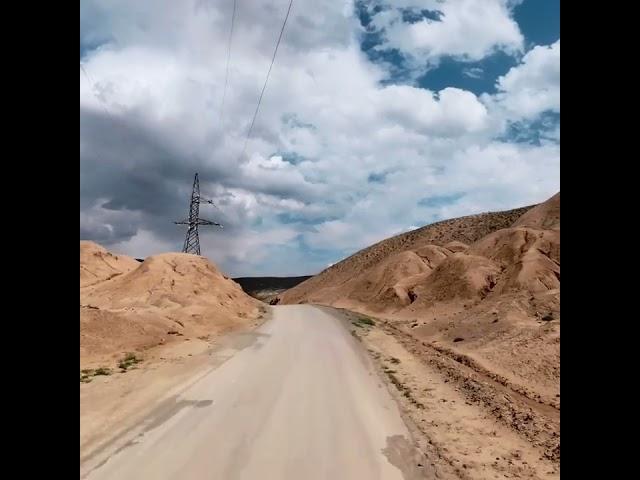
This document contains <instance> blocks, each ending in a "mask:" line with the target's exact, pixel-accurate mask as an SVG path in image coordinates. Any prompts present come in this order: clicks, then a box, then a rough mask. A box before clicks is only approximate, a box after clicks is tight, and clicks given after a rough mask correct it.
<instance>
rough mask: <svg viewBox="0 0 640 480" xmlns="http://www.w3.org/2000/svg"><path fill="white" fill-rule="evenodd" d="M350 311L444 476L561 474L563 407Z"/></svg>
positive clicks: (476, 479) (355, 331) (555, 476)
mask: <svg viewBox="0 0 640 480" xmlns="http://www.w3.org/2000/svg"><path fill="white" fill-rule="evenodd" d="M342 314H343V315H344V316H345V317H346V318H347V319H349V320H350V322H351V328H352V330H353V334H354V336H356V337H357V338H358V339H360V341H361V342H362V343H363V345H364V346H365V347H366V348H367V350H368V351H369V353H370V354H371V355H372V357H373V358H375V359H376V363H377V366H378V368H379V370H380V372H381V374H382V375H386V376H387V378H388V380H389V383H390V384H391V391H392V393H393V394H394V397H395V398H396V400H397V401H398V402H399V404H400V406H401V410H402V412H403V414H404V416H405V419H406V421H407V424H408V425H410V426H411V431H412V434H413V437H414V439H415V440H416V441H417V445H418V447H419V449H420V450H421V452H422V453H423V454H424V455H425V457H427V458H429V461H430V463H431V465H432V466H433V467H434V468H435V469H436V471H437V472H438V475H439V477H440V478H459V479H464V480H467V479H468V480H472V479H473V480H479V479H487V480H488V479H506V478H523V479H524V478H526V479H558V478H559V477H560V472H559V431H560V425H559V421H560V412H559V409H557V408H555V407H553V406H551V405H547V404H545V403H543V402H541V401H539V400H536V399H534V398H531V397H529V396H528V395H527V392H526V391H524V392H523V391H521V390H520V389H519V388H515V387H514V385H512V384H510V383H509V382H508V381H505V380H504V379H503V378H500V377H497V376H495V375H494V374H493V373H492V372H488V371H486V370H484V369H482V368H481V367H480V366H479V365H478V364H476V363H475V362H473V361H469V359H468V358H466V357H464V356H459V355H458V354H456V353H455V352H452V351H449V350H447V349H443V348H441V347H439V346H437V345H432V344H429V343H424V342H421V341H419V340H417V339H416V338H415V337H413V336H412V335H409V334H406V333H404V332H401V331H399V330H398V329H397V327H395V326H394V324H393V323H389V322H385V321H382V320H377V319H371V318H370V317H366V316H363V315H361V314H357V313H352V312H347V311H343V312H342ZM556 449H557V450H556Z"/></svg>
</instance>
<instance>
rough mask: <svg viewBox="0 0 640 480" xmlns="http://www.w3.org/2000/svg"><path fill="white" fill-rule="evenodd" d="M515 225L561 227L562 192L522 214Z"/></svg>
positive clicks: (557, 228) (543, 227)
mask: <svg viewBox="0 0 640 480" xmlns="http://www.w3.org/2000/svg"><path fill="white" fill-rule="evenodd" d="M513 226H514V227H533V228H540V229H553V230H559V229H560V192H558V193H556V194H555V195H554V196H553V197H551V198H550V199H549V200H547V201H546V202H544V203H541V204H540V205H538V206H536V207H534V208H532V209H531V210H529V211H528V212H527V213H525V214H524V215H522V216H521V217H520V218H519V219H518V220H517V221H516V222H515V223H514V224H513Z"/></svg>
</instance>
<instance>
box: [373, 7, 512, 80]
mask: <svg viewBox="0 0 640 480" xmlns="http://www.w3.org/2000/svg"><path fill="white" fill-rule="evenodd" d="M513 5H514V2H512V1H508V0H456V1H446V2H442V1H438V0H430V1H415V0H414V1H410V0H409V1H399V2H389V4H388V5H387V6H388V7H390V8H388V9H385V10H383V11H382V12H381V13H378V14H376V15H374V17H373V21H372V22H373V24H374V26H375V27H376V28H377V29H378V30H380V31H382V32H383V36H384V39H385V41H384V43H383V45H382V48H385V49H386V48H397V49H399V50H400V51H401V52H402V53H404V54H405V55H407V56H409V57H411V58H413V59H414V63H415V64H416V66H417V67H419V66H421V65H422V66H423V68H424V66H428V65H433V64H435V63H437V62H438V60H439V59H440V58H442V57H444V56H453V57H456V58H458V59H460V60H464V61H478V60H481V59H483V58H484V57H486V56H488V55H490V54H492V53H494V52H496V51H504V52H507V53H509V54H517V53H520V52H521V51H522V49H523V42H524V39H523V36H522V33H521V32H520V29H519V28H518V24H517V23H516V22H515V21H514V20H513V18H512V15H511V9H512V7H513ZM408 8H409V9H414V10H416V11H420V10H422V9H427V10H432V11H439V12H441V15H440V18H439V19H438V20H433V19H428V18H425V19H422V20H421V21H419V22H416V23H411V24H407V23H406V22H403V21H402V9H408Z"/></svg>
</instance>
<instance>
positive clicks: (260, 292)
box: [233, 275, 311, 301]
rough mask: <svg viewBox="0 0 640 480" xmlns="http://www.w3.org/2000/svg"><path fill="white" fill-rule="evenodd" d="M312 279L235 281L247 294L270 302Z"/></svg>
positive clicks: (256, 278) (239, 279) (307, 276)
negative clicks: (272, 298) (273, 298)
mask: <svg viewBox="0 0 640 480" xmlns="http://www.w3.org/2000/svg"><path fill="white" fill-rule="evenodd" d="M309 278H311V276H309V275H306V276H301V277H239V278H234V279H233V281H234V282H236V283H238V284H240V286H241V287H242V289H243V290H244V291H245V293H248V294H249V295H251V296H252V297H255V298H257V299H259V300H265V301H268V300H269V299H270V298H271V297H273V296H276V295H278V294H279V293H282V292H284V291H285V290H288V289H289V288H293V287H295V286H296V285H298V284H300V283H302V282H304V281H305V280H307V279H309Z"/></svg>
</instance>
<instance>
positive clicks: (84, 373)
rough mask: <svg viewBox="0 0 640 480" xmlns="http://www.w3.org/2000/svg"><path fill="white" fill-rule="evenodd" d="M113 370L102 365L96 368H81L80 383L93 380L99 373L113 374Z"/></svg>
mask: <svg viewBox="0 0 640 480" xmlns="http://www.w3.org/2000/svg"><path fill="white" fill-rule="evenodd" d="M112 373H113V372H112V371H111V369H110V368H107V367H100V368H96V369H95V370H94V369H92V368H84V369H82V370H80V383H89V382H91V380H93V377H97V376H99V375H111V374H112Z"/></svg>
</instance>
